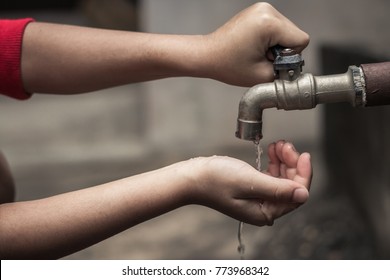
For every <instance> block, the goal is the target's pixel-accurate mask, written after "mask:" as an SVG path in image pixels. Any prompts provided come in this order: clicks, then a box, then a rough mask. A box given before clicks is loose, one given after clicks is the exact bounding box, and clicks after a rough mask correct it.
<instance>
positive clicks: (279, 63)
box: [271, 45, 305, 80]
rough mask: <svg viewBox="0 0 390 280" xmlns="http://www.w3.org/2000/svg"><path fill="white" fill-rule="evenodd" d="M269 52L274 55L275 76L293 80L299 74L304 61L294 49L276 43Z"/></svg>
mask: <svg viewBox="0 0 390 280" xmlns="http://www.w3.org/2000/svg"><path fill="white" fill-rule="evenodd" d="M271 52H272V54H273V56H274V71H275V76H276V77H277V78H283V79H287V80H294V79H296V78H297V77H298V76H299V75H300V74H301V72H302V66H303V65H304V64H305V62H304V60H303V59H302V56H301V55H300V54H299V53H297V52H296V51H295V50H293V49H291V48H286V47H283V46H281V45H276V46H273V47H272V48H271ZM282 72H283V73H284V74H286V75H284V74H282ZM281 74H282V75H281Z"/></svg>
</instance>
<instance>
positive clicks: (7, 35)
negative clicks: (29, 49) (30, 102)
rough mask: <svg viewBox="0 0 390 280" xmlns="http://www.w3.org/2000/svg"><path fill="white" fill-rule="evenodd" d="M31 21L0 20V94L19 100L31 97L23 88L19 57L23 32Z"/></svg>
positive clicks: (30, 19) (28, 19)
mask: <svg viewBox="0 0 390 280" xmlns="http://www.w3.org/2000/svg"><path fill="white" fill-rule="evenodd" d="M32 21H34V20H33V19H32V18H25V19H17V20H0V93H1V94H4V95H7V96H10V97H13V98H16V99H21V100H23V99H27V98H29V97H30V96H31V93H28V92H26V90H25V89H24V87H23V81H22V74H21V55H22V40H23V34H24V30H25V28H26V26H27V24H28V23H30V22H32Z"/></svg>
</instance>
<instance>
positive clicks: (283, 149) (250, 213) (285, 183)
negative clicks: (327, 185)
mask: <svg viewBox="0 0 390 280" xmlns="http://www.w3.org/2000/svg"><path fill="white" fill-rule="evenodd" d="M268 156H269V160H270V163H269V167H268V169H267V172H266V173H261V172H259V171H257V170H256V169H255V168H253V167H252V166H251V165H249V164H247V163H245V162H243V161H240V160H236V159H233V158H229V157H219V156H214V157H210V158H198V159H195V160H192V161H190V162H192V164H193V169H192V170H193V171H195V172H194V174H200V175H199V176H197V177H194V180H196V183H195V192H193V193H191V198H190V199H191V200H192V201H191V202H192V203H197V204H201V205H205V206H208V207H211V208H213V209H216V210H218V211H220V212H222V213H224V214H226V215H229V216H231V217H233V218H235V219H237V220H240V221H244V222H246V223H250V224H254V225H258V226H262V225H272V224H273V221H274V219H276V218H279V217H280V216H282V215H284V214H286V213H288V212H290V211H292V210H294V209H295V208H297V207H298V206H299V205H301V204H302V203H304V202H305V201H306V200H307V199H308V196H309V193H308V190H309V187H310V183H311V176H312V170H311V163H310V155H309V154H307V153H304V154H301V155H300V154H298V153H297V152H296V151H295V149H294V147H293V145H292V144H290V143H286V142H284V141H279V142H278V143H276V144H275V143H273V144H271V145H270V146H269V148H268ZM198 172H200V173H198Z"/></svg>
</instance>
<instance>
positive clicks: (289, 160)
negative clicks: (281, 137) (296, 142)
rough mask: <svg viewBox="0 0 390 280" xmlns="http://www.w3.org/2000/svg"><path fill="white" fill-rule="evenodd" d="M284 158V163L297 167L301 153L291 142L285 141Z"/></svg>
mask: <svg viewBox="0 0 390 280" xmlns="http://www.w3.org/2000/svg"><path fill="white" fill-rule="evenodd" d="M281 149H282V150H281V153H282V158H283V161H284V163H285V164H286V166H287V167H289V168H291V167H292V168H295V167H296V166H297V163H298V158H299V153H298V152H297V151H296V150H295V147H294V146H293V144H291V143H285V144H284V145H283V147H282V148H281Z"/></svg>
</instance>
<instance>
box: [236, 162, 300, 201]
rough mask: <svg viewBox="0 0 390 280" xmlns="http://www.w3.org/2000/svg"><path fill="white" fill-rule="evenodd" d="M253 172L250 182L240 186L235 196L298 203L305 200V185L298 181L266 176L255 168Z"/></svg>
mask: <svg viewBox="0 0 390 280" xmlns="http://www.w3.org/2000/svg"><path fill="white" fill-rule="evenodd" d="M253 172H254V173H253V175H252V176H251V182H250V184H249V185H247V184H245V185H246V186H248V187H245V188H240V192H239V193H237V194H236V197H235V198H237V199H261V200H268V201H273V202H299V203H303V202H305V201H306V200H307V198H308V192H307V189H306V186H305V185H302V184H301V183H299V182H295V181H292V180H287V179H279V178H276V177H272V176H268V175H266V174H263V173H260V172H257V171H256V170H255V169H253ZM241 183H242V184H243V182H241Z"/></svg>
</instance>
